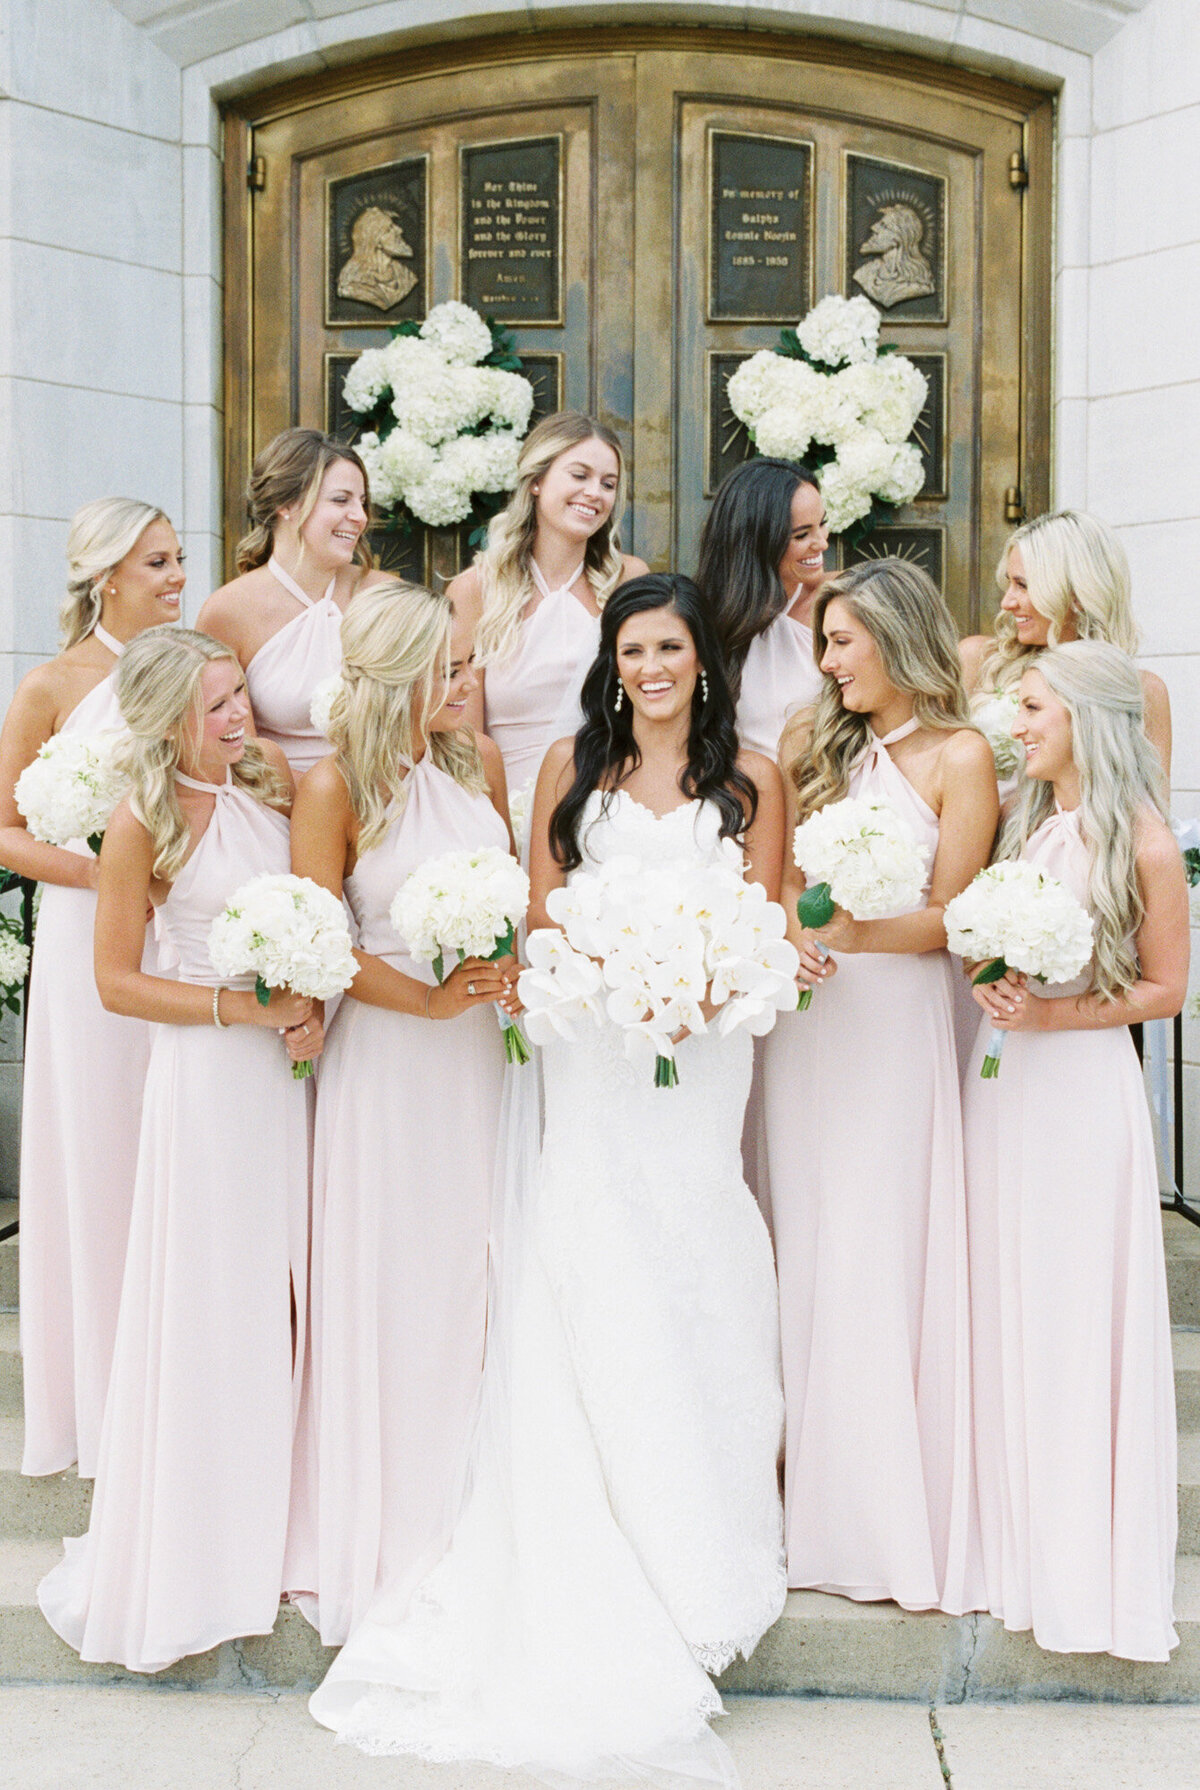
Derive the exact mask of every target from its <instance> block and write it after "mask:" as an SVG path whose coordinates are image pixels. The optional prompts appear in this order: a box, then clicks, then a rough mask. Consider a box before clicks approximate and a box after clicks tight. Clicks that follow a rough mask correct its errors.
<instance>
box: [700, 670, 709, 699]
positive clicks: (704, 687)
mask: <svg viewBox="0 0 1200 1790" xmlns="http://www.w3.org/2000/svg"><path fill="white" fill-rule="evenodd" d="M700 700H701V702H707V701H708V673H707V671H702V672H701V673H700Z"/></svg>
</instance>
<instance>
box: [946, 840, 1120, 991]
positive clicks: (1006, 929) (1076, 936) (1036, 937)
mask: <svg viewBox="0 0 1200 1790" xmlns="http://www.w3.org/2000/svg"><path fill="white" fill-rule="evenodd" d="M1094 930H1095V929H1094V927H1093V924H1092V918H1091V915H1090V914H1089V913H1088V912H1087V911H1086V909H1085V908H1084V907H1083V906H1082V905H1081V904H1080V903H1079V902H1078V901H1077V900H1076V899H1075V897H1074V895H1072V894H1071V892H1070V890H1069V889H1067V888H1065V887H1064V886H1063V884H1062V883H1060V882H1059V881H1058V879H1057V878H1056V877H1053V876H1047V874H1046V873H1045V871H1043V870H1039V869H1038V867H1037V865H1036V864H1030V863H1027V862H1025V861H1024V860H1023V859H1010V860H1006V861H1005V862H1003V863H1000V864H992V865H989V867H988V868H987V869H986V870H981V871H980V872H979V875H978V876H977V877H976V878H975V880H974V881H973V882H972V883H970V884H968V886H967V887H966V888H965V889H964V890H963V891H962V893H961V895H956V896H955V897H954V899H953V901H950V902H948V903H947V905H946V942H947V945H948V946H949V948H950V950H951V951H953V952H954V953H955V954H956V955H957V956H959V957H965V958H967V959H968V961H970V962H974V963H983V962H988V963H993V962H996V961H997V960H999V959H1002V960H1003V961H1004V963H1005V964H1006V965H1007V967H1008V968H1009V969H1010V970H1020V971H1023V972H1024V974H1025V975H1027V976H1035V977H1036V978H1037V979H1038V980H1039V981H1042V982H1073V981H1074V980H1075V978H1076V977H1077V976H1080V975H1082V974H1083V972H1084V970H1085V969H1086V968H1087V966H1088V964H1089V962H1090V961H1091V956H1092V943H1093V935H1094Z"/></svg>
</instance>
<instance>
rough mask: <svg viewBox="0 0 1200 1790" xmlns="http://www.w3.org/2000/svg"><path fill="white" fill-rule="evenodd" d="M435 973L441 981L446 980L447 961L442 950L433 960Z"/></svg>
mask: <svg viewBox="0 0 1200 1790" xmlns="http://www.w3.org/2000/svg"><path fill="white" fill-rule="evenodd" d="M433 973H434V975H435V976H436V977H437V979H438V981H439V982H444V981H445V980H446V961H445V959H444V957H443V956H442V954H441V952H440V951H439V952H438V954H437V956H436V957H435V958H434V960H433Z"/></svg>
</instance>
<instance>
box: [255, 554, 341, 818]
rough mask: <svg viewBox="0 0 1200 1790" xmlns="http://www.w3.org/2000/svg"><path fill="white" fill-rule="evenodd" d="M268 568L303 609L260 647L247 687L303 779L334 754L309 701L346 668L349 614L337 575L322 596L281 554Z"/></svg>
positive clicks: (265, 732) (259, 722)
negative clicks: (338, 596)
mask: <svg viewBox="0 0 1200 1790" xmlns="http://www.w3.org/2000/svg"><path fill="white" fill-rule="evenodd" d="M267 569H268V570H269V571H270V573H271V575H272V577H274V578H275V580H276V581H277V582H278V583H279V584H282V586H283V588H284V589H285V590H286V591H287V592H288V593H289V594H290V595H291V596H293V597H295V599H296V601H297V603H299V604H300V605H301V609H300V613H299V615H294V616H293V617H292V619H291V621H290V622H285V623H284V624H283V626H282V628H280V629H279V630H278V631H277V632H276V633H274V634H272V636H271V638H270V639H269V640H267V641H264V642H263V644H262V646H260V647H259V649H258V651H257V652H256V653H255V655H254V657H253V658H252V659H251V661H250V663H249V665H247V667H246V690H247V693H248V695H249V697H250V706H251V708H252V709H253V710H254V722H255V725H256V727H257V728H258V731H259V733H260V734H261V736H262V738H263V739H264V740H274V741H275V743H276V745H277V746H279V747H280V749H281V750H282V752H283V754H284V757H285V758H286V759H287V761H288V764H289V765H290V766H291V768H292V775H293V776H294V777H295V778H296V780H297V782H299V780H300V778H301V777H302V776H303V775H304V773H305V771H311V770H312V767H313V766H314V765H315V764H317V763H318V762H319V761H320V760H321V759H322V758H328V756H329V741H328V740H327V739H326V738H325V735H324V734H323V733H318V731H317V729H316V728H315V727H314V726H313V724H312V719H311V716H310V715H309V706H310V704H311V702H312V697H313V691H314V690H315V689H316V687H317V685H318V684H319V683H321V682H322V681H323V680H324V679H325V678H327V677H333V676H334V675H335V673H337V672H338V671H340V670H341V667H342V634H341V629H342V619H343V614H342V611H341V610H340V609H339V608H338V606H337V604H336V602H335V601H334V597H333V592H334V587H335V585H336V582H337V580H336V579H333V578H331V579H330V580H329V585H328V588H327V589H326V592H325V595H324V596H323V597H322V598H321V599H320V601H319V602H317V601H314V599H313V598H312V597H310V596H308V595H306V593H305V592H304V591H302V590H301V588H300V586H299V585H298V584H297V583H296V580H295V579H294V578H293V577H291V576H290V574H289V573H287V572H285V571H284V569H283V567H282V566H281V565H280V564H279V562H278V560H275V559H271V560H269V561H268V562H267Z"/></svg>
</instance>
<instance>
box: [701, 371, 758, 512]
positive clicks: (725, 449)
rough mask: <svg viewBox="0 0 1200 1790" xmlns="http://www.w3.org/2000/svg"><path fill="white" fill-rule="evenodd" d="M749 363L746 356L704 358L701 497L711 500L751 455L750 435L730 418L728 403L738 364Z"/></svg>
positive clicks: (733, 416) (736, 418)
mask: <svg viewBox="0 0 1200 1790" xmlns="http://www.w3.org/2000/svg"><path fill="white" fill-rule="evenodd" d="M749 359H750V356H749V355H748V354H714V353H712V352H710V353H709V356H708V392H707V404H706V413H707V421H708V427H707V429H706V431H705V438H706V440H707V442H708V454H707V456H706V459H705V481H704V495H705V497H712V496H713V495H714V493H715V492H716V490H717V488H718V487H719V486H720V485H721V484H722V482H723V481H724V480H725V479H726V478H728V476H729V474H730V473H731V472H732V471H733V470H734V468H735V467H737V466H740V465H741V464H742V461H743V460H748V459H749V458H750V456H751V454H752V453H753V452H754V443H753V442H752V441H751V440H750V431H749V430H748V429H747V427H746V425H745V423H744V422H742V421H741V419H740V418H739V417H736V416H735V415H734V414H733V411H732V409H731V408H730V403H729V381H730V379H731V377H732V376H733V374H734V373H736V372H737V370H738V368H739V367H740V366H741V364H742V362H743V361H747V360H749Z"/></svg>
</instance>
